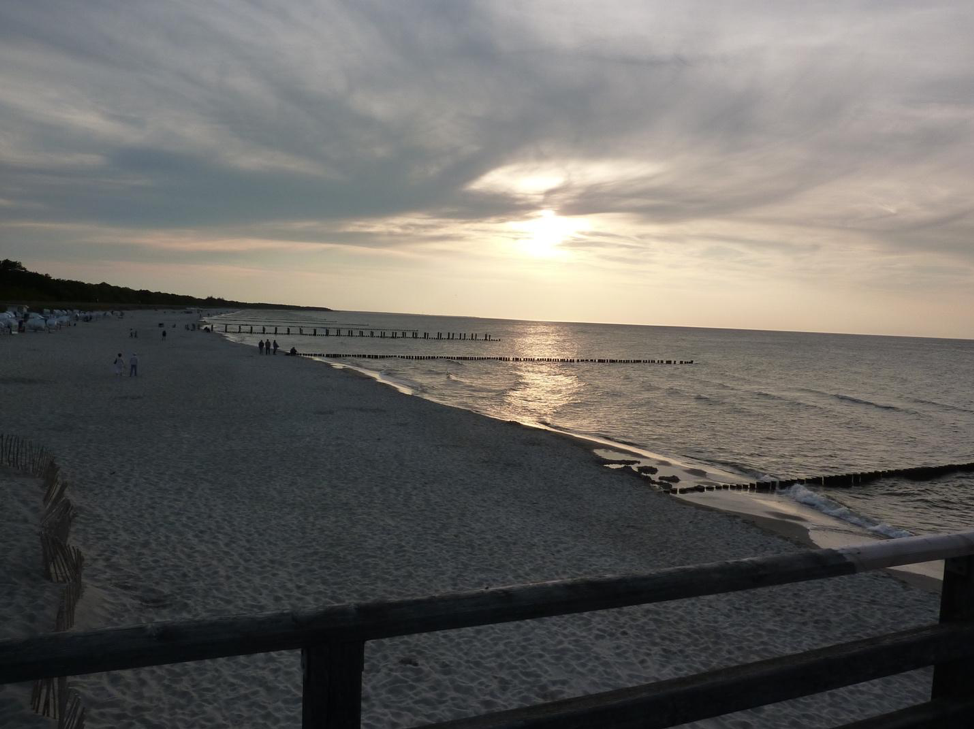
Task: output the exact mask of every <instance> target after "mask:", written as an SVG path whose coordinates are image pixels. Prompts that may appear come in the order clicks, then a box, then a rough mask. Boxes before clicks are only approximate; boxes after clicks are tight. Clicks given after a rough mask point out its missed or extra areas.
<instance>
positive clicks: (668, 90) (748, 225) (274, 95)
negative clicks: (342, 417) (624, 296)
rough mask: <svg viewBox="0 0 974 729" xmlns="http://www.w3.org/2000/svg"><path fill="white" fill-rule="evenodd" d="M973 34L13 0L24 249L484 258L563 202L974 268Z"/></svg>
mask: <svg viewBox="0 0 974 729" xmlns="http://www.w3.org/2000/svg"><path fill="white" fill-rule="evenodd" d="M972 21H974V6H971V5H970V4H969V3H964V2H959V1H957V2H931V3H924V4H915V3H907V2H879V1H878V0H877V1H870V0H862V1H860V2H855V3H843V4H839V5H836V4H819V3H787V2H786V3H779V2H744V3H735V4H734V5H724V4H719V3H702V2H686V3H680V4H678V5H677V6H674V5H673V4H672V3H661V2H660V3H653V2H629V1H625V2H624V1H619V2H607V3H600V4H598V6H595V5H592V6H588V5H584V4H583V5H582V6H571V7H566V6H565V5H564V4H563V3H561V2H537V3H530V4H523V3H504V2H489V1H486V0H485V1H482V2H463V3H458V2H454V1H453V0H419V1H417V2H409V3H388V2H378V1H377V0H357V1H356V2H350V1H349V2H311V1H310V0H307V1H304V2H302V1H298V2H292V1H288V2H285V1H284V0H252V1H250V2H230V0H218V1H215V2H208V3H193V2H188V1H174V2H168V3H164V4H160V3H155V2H148V0H126V1H125V2H122V1H121V0H91V1H90V2H85V3H75V2H68V1H67V0H62V1H61V2H50V3H5V4H3V5H0V65H2V66H3V68H4V73H3V75H2V77H0V237H2V239H3V240H4V241H5V242H9V241H12V240H14V239H15V238H17V239H18V240H25V239H23V238H18V236H20V235H22V234H23V233H24V231H25V230H26V228H25V227H24V226H29V225H34V226H35V227H34V228H33V229H32V230H33V232H32V233H31V236H29V237H30V239H31V240H33V241H35V242H36V244H37V245H41V244H42V243H41V238H43V235H42V234H41V233H39V232H38V231H40V230H41V228H39V227H36V226H37V225H38V224H41V223H58V224H63V225H65V226H75V232H76V233H77V236H76V239H77V240H85V239H86V234H85V232H84V231H85V230H90V229H99V230H103V231H109V230H111V229H115V232H116V233H117V235H115V236H114V238H115V239H118V238H119V237H120V235H121V236H131V237H132V238H133V239H138V240H137V242H135V243H133V252H132V255H136V253H135V249H137V248H139V247H140V246H141V247H142V248H145V247H147V244H146V242H147V241H155V242H156V244H158V245H156V244H153V245H155V247H165V246H170V247H171V249H172V252H173V254H174V255H177V256H182V257H184V260H191V257H192V256H193V255H194V254H199V255H207V256H208V255H213V254H216V253H219V252H225V253H229V254H234V255H236V254H245V253H247V252H248V251H250V252H254V251H257V250H269V249H270V248H271V247H277V248H278V249H279V251H278V252H279V253H280V254H281V255H287V254H288V252H289V251H290V252H295V251H296V250H297V249H293V248H292V249H289V248H288V247H287V244H288V243H300V244H302V245H303V244H307V245H309V246H312V247H313V246H315V245H318V246H319V247H320V249H322V250H323V249H325V248H328V247H339V248H341V249H343V250H347V249H360V250H363V251H364V250H369V251H381V250H400V251H402V250H414V251H426V252H427V253H430V252H433V251H435V252H436V254H437V255H447V254H448V253H449V254H451V255H470V256H482V255H488V254H489V251H490V249H491V245H493V244H491V243H490V242H491V241H494V242H497V241H500V242H499V243H496V245H497V246H501V247H502V246H503V241H504V240H506V236H509V230H510V225H509V224H510V223H511V222H515V223H517V222H518V221H521V222H523V221H526V220H530V219H531V217H532V216H534V215H537V213H538V211H540V210H542V209H551V210H555V211H556V212H557V213H558V214H559V215H561V216H571V217H576V218H578V219H579V221H581V222H579V224H578V225H576V226H574V227H575V229H578V230H582V229H584V233H578V234H576V235H573V236H572V237H571V239H570V240H566V241H564V243H563V244H562V245H563V247H564V249H565V250H569V251H573V252H574V254H575V255H576V256H580V257H587V258H588V259H590V260H595V259H599V258H601V259H602V263H603V264H605V265H608V266H615V267H617V268H618V267H622V266H639V265H642V266H652V265H655V264H654V261H659V260H662V259H666V260H670V261H674V260H675V259H674V258H673V256H675V255H678V254H680V252H681V251H682V252H683V254H685V255H686V256H687V258H686V259H684V260H685V261H691V260H710V261H713V262H715V263H717V262H722V263H721V265H723V264H727V262H733V265H734V266H735V267H736V268H739V270H740V271H742V272H743V271H748V270H750V271H752V272H756V273H762V272H764V271H765V270H767V269H768V268H769V267H774V266H778V267H782V266H789V265H790V267H791V268H792V269H795V268H797V267H798V266H799V264H800V265H806V264H807V262H808V261H809V260H813V259H822V258H824V257H826V256H828V255H830V254H833V253H834V254H836V255H838V256H839V257H840V258H841V257H844V256H845V255H846V254H847V253H848V251H849V250H850V249H853V248H854V249H855V251H856V252H855V256H854V257H855V258H856V260H862V259H864V258H868V257H869V256H874V260H876V261H883V260H892V259H894V258H896V257H897V256H910V255H912V254H914V253H916V252H917V251H922V252H924V253H925V254H926V255H930V256H935V257H937V261H936V262H935V263H936V264H937V265H941V264H943V265H946V266H948V267H949V266H950V265H959V266H960V267H961V269H962V270H967V271H969V270H971V267H974V244H972V243H971V241H972V237H971V233H972V232H974V230H972V218H971V205H970V204H969V202H968V201H970V200H972V199H974V178H972V175H971V172H970V170H971V169H974V113H972V112H974V46H972V44H970V42H969V34H968V33H967V29H968V28H970V27H971V23H972ZM15 224H16V225H18V226H20V227H13V226H14V225H15ZM140 231H141V232H140ZM505 231H508V233H505ZM136 233H138V235H136ZM112 237H113V236H111V235H107V234H106V235H104V236H101V238H100V239H99V242H97V243H91V244H92V245H97V246H99V249H98V250H100V251H101V252H102V253H103V254H104V255H111V254H109V253H108V252H107V251H109V250H110V246H111V245H114V246H115V249H114V250H115V251H116V254H115V255H117V251H118V250H119V246H118V245H117V243H109V242H108V239H109V238H112ZM70 239H71V236H70V235H68V234H63V232H62V234H59V235H58V236H56V237H55V238H49V239H46V242H44V243H43V245H44V246H46V250H48V251H49V253H53V252H54V251H55V250H56V249H57V248H58V246H63V247H64V250H65V254H64V255H66V256H70V255H72V254H70V253H67V249H68V248H69V247H70V245H71V242H70ZM233 239H239V240H240V241H241V242H240V243H239V244H236V245H235V244H233V243H232V242H231V241H232V240H233ZM255 241H264V242H265V243H260V244H258V243H256V242H255ZM274 241H277V243H274ZM807 241H814V243H807ZM216 242H219V243H216ZM21 245H22V244H21ZM300 250H301V251H303V252H307V250H309V249H305V248H301V249H300ZM664 252H665V254H666V255H663V253H664ZM661 255H662V256H663V258H662V259H661ZM698 256H699V258H698ZM667 257H668V258H667ZM674 265H676V263H674ZM728 265H729V264H728ZM881 268H882V266H879V267H878V268H877V270H880V269H881ZM742 275H743V274H742ZM931 275H933V274H931Z"/></svg>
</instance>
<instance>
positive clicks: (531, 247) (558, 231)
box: [512, 210, 581, 258]
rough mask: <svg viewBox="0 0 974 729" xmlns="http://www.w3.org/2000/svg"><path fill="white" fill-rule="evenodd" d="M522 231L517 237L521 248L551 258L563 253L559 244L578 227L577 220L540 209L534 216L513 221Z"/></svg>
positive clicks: (538, 255) (537, 256) (536, 255)
mask: <svg viewBox="0 0 974 729" xmlns="http://www.w3.org/2000/svg"><path fill="white" fill-rule="evenodd" d="M512 225H514V227H515V228H516V229H517V230H519V231H521V232H522V233H524V234H525V235H524V237H522V238H520V239H519V241H518V242H519V243H520V245H521V250H522V251H523V252H524V253H526V254H528V255H530V256H534V257H536V258H553V257H555V256H558V255H563V254H564V250H562V249H560V248H559V246H560V244H561V243H563V242H564V241H565V240H566V239H568V238H570V237H571V236H572V235H573V234H574V233H576V232H577V231H578V230H579V229H580V227H581V226H580V225H579V224H578V222H576V221H574V220H572V219H570V218H562V217H559V216H558V215H555V212H554V211H553V210H542V211H541V212H540V213H539V214H538V216H537V217H536V218H532V219H531V220H527V221H524V222H519V223H513V224H512Z"/></svg>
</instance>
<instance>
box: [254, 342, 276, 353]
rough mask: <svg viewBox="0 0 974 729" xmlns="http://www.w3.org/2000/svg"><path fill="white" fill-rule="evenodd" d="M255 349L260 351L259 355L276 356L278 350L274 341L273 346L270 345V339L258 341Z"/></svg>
mask: <svg viewBox="0 0 974 729" xmlns="http://www.w3.org/2000/svg"><path fill="white" fill-rule="evenodd" d="M257 348H258V349H259V350H260V353H261V354H277V350H278V349H279V348H278V346H277V340H276V339H275V340H274V344H271V340H270V339H268V340H266V341H263V340H260V339H258V340H257Z"/></svg>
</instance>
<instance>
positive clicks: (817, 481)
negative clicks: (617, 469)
mask: <svg viewBox="0 0 974 729" xmlns="http://www.w3.org/2000/svg"><path fill="white" fill-rule="evenodd" d="M637 470H639V469H638V468H637ZM965 472H967V473H969V472H974V463H946V464H943V465H940V466H914V467H911V468H890V469H886V470H883V471H866V472H862V473H840V474H833V475H831V476H806V477H802V478H790V479H783V480H780V481H754V482H751V483H717V484H706V485H704V484H697V485H695V486H685V487H677V486H676V485H675V484H672V483H666V482H661V483H658V484H657V485H659V487H660V489H661V490H663V491H665V492H667V493H671V494H688V493H693V492H703V491H756V492H762V493H770V492H772V491H778V490H779V489H787V488H790V487H791V486H793V485H795V484H801V485H803V486H827V487H834V488H849V487H851V486H859V485H862V484H867V483H872V482H873V481H879V480H880V479H883V478H908V479H910V480H912V481H926V480H928V479H932V478H938V477H940V476H944V475H946V474H948V473H965Z"/></svg>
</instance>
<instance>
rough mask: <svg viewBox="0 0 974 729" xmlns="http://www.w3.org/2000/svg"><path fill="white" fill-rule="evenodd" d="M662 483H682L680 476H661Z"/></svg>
mask: <svg viewBox="0 0 974 729" xmlns="http://www.w3.org/2000/svg"><path fill="white" fill-rule="evenodd" d="M659 480H660V481H669V482H670V483H680V477H679V476H660V477H659Z"/></svg>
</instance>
